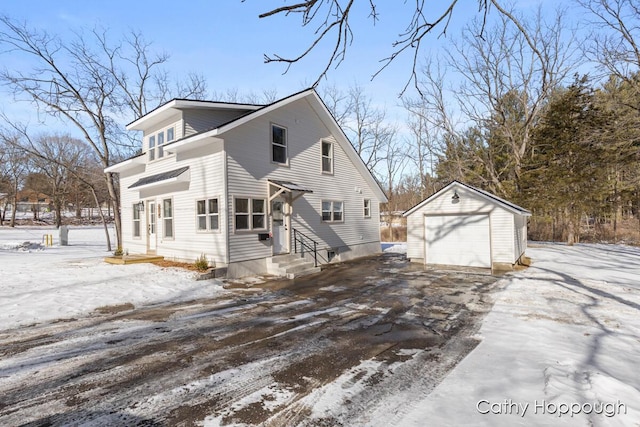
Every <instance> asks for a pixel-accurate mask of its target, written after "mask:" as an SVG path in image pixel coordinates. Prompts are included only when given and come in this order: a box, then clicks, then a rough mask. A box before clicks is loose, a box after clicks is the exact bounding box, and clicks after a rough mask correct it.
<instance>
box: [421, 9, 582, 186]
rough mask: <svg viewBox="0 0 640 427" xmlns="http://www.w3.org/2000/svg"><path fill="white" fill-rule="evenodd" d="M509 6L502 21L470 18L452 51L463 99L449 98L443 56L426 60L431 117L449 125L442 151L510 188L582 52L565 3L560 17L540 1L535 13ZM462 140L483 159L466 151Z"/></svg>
mask: <svg viewBox="0 0 640 427" xmlns="http://www.w3.org/2000/svg"><path fill="white" fill-rule="evenodd" d="M501 12H502V13H501V14H500V16H499V19H498V21H497V23H496V24H495V25H491V26H487V25H486V23H485V22H484V21H479V20H476V21H474V22H473V23H472V24H471V25H469V26H467V27H466V28H465V30H464V32H463V35H462V38H461V39H460V40H456V41H455V42H454V49H452V50H451V51H450V52H449V53H448V54H447V55H446V67H447V68H448V69H449V70H450V73H451V70H454V71H455V74H456V75H457V77H458V78H460V79H461V83H460V82H456V84H455V86H454V85H451V87H450V89H449V93H450V94H452V95H453V98H454V99H456V101H457V102H456V105H455V106H454V108H451V107H448V106H447V105H446V104H445V102H444V99H445V96H444V95H443V83H442V82H443V73H442V71H441V68H440V67H441V65H440V64H439V63H437V62H436V63H435V65H434V63H428V64H427V67H426V68H425V72H424V74H423V77H424V80H423V83H422V86H423V93H424V94H425V95H426V96H424V97H423V98H422V99H421V102H422V106H423V108H424V109H425V111H427V112H432V113H434V116H433V117H435V119H434V118H431V119H429V120H430V121H431V123H432V125H434V126H435V127H437V128H439V129H440V130H441V132H442V137H443V138H442V143H443V144H445V145H446V146H445V147H443V150H442V151H443V152H444V151H448V152H447V155H449V156H452V157H449V158H448V161H450V162H451V161H456V159H457V160H458V166H459V167H460V168H464V169H465V170H464V171H460V172H461V175H463V176H464V175H469V174H471V175H473V176H474V177H475V178H477V179H478V180H481V181H482V182H481V185H482V186H483V187H485V188H488V189H489V190H491V191H494V192H496V193H498V194H500V195H503V196H510V195H512V194H513V193H514V192H517V190H518V186H519V182H520V179H521V168H522V162H523V158H524V156H525V155H526V153H527V148H528V147H529V146H530V139H531V132H532V129H533V128H534V126H535V125H536V123H537V120H538V118H539V116H540V114H541V111H542V108H543V106H544V105H545V102H546V101H547V100H548V99H549V96H550V94H551V93H552V91H553V89H554V88H556V87H558V85H560V84H561V83H562V82H564V81H565V80H566V78H567V76H568V75H569V74H570V73H571V72H572V70H573V69H575V67H576V65H577V64H578V62H579V60H578V58H577V56H576V55H575V53H576V47H575V45H574V44H573V31H571V30H568V29H567V28H566V25H565V19H564V17H565V12H564V11H562V10H557V12H556V15H555V17H554V19H553V21H552V22H546V21H545V19H544V18H543V16H542V13H541V10H540V9H539V10H538V13H537V14H536V15H535V16H534V17H533V18H532V19H527V18H516V17H514V15H513V14H512V12H510V11H506V10H502V9H501ZM480 33H482V34H483V37H482V38H481V37H478V36H477V35H478V34H480ZM565 33H568V36H566V35H565ZM452 110H453V111H457V114H458V115H459V116H462V117H464V118H465V119H466V120H467V124H466V129H459V127H458V126H456V125H455V124H454V123H453V120H452V119H451V117H452V114H453V113H452ZM472 128H473V129H475V130H473V131H472ZM465 141H466V142H465ZM469 144H471V146H470V145H469ZM456 145H457V146H459V147H462V148H464V147H466V148H465V150H467V151H468V153H469V152H470V153H472V154H474V155H475V156H476V159H475V160H474V159H469V158H468V157H467V155H468V153H461V152H458V151H459V150H456ZM456 153H457V154H456Z"/></svg>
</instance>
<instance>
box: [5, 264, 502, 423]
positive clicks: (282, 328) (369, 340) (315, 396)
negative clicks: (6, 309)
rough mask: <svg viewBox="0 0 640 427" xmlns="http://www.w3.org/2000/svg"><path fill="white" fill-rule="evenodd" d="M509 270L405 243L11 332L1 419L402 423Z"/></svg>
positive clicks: (471, 335) (451, 360)
mask: <svg viewBox="0 0 640 427" xmlns="http://www.w3.org/2000/svg"><path fill="white" fill-rule="evenodd" d="M499 283H500V282H499V281H498V278H497V277H494V276H491V275H488V274H481V273H478V272H471V271H467V272H462V271H454V270H434V269H424V268H423V267H422V266H419V265H410V264H409V263H408V262H407V261H406V259H405V258H404V257H403V256H402V255H397V254H384V255H380V256H376V257H370V258H365V259H361V260H357V261H354V262H348V263H343V264H336V265H332V266H329V267H328V268H326V269H324V270H323V271H322V272H321V273H318V274H315V275H311V276H306V277H302V278H298V279H296V280H293V281H290V280H280V279H275V280H270V281H266V282H264V283H261V284H258V285H252V286H249V285H247V284H245V282H228V283H227V284H226V287H227V292H225V293H223V294H221V295H220V296H219V297H217V298H212V299H208V300H197V301H192V302H188V303H180V304H174V305H172V304H164V305H155V306H146V307H133V306H132V305H130V304H125V305H121V306H114V307H103V308H101V309H99V310H96V311H95V312H94V313H93V314H92V315H91V316H88V317H83V318H78V319H60V320H59V321H55V322H50V323H46V324H39V325H34V326H30V327H23V328H19V329H15V330H5V331H1V332H0V357H1V358H0V396H1V397H2V398H1V400H0V425H34V426H35V425H83V424H90V425H105V426H106V425H148V426H164V425H169V426H173V425H185V426H187V425H226V424H230V425H234V424H236V425H237V424H240V425H242V424H249V425H255V424H259V425H287V426H289V425H318V426H320V425H322V426H324V425H327V426H328V425H331V426H339V425H392V424H393V423H394V420H396V419H397V418H398V417H400V416H401V415H402V414H403V413H405V412H406V411H408V410H409V409H410V408H411V407H412V404H413V403H414V402H416V401H417V400H418V399H419V398H423V397H424V396H425V395H426V394H428V393H429V392H430V391H431V390H432V389H433V388H434V387H435V386H436V385H437V384H438V383H439V382H440V381H441V380H442V378H444V376H445V375H446V373H447V372H449V371H450V370H451V369H452V368H453V367H454V366H455V365H456V363H457V362H458V361H459V360H461V359H462V358H463V357H464V356H465V355H466V354H468V353H469V352H470V351H471V350H472V349H473V348H474V347H475V346H476V345H477V343H478V340H477V337H475V334H476V332H477V330H478V328H479V326H480V323H481V321H482V318H483V316H484V315H485V314H486V313H487V312H488V310H490V308H491V304H492V300H493V296H492V293H493V291H495V290H496V289H497V288H498V287H499Z"/></svg>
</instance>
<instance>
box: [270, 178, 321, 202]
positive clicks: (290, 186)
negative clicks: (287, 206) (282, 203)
mask: <svg viewBox="0 0 640 427" xmlns="http://www.w3.org/2000/svg"><path fill="white" fill-rule="evenodd" d="M283 193H289V195H290V196H291V199H290V200H289V203H293V201H294V200H296V199H297V198H298V197H300V196H302V195H304V194H305V193H313V190H311V189H309V188H306V187H303V186H302V185H298V184H294V183H293V182H290V181H279V180H275V179H270V180H269V201H271V200H273V199H275V198H276V197H278V196H280V195H282V194H283Z"/></svg>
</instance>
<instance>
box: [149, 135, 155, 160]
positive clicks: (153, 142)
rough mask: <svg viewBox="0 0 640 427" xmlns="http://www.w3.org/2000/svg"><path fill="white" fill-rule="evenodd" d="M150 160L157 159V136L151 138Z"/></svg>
mask: <svg viewBox="0 0 640 427" xmlns="http://www.w3.org/2000/svg"><path fill="white" fill-rule="evenodd" d="M148 151H149V160H155V159H156V136H155V135H151V136H150V137H149V150H148Z"/></svg>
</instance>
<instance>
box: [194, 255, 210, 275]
mask: <svg viewBox="0 0 640 427" xmlns="http://www.w3.org/2000/svg"><path fill="white" fill-rule="evenodd" d="M195 266H196V269H197V270H198V271H207V270H208V269H209V260H208V259H207V256H206V255H205V254H204V253H203V254H202V255H200V256H199V257H198V258H197V259H196V262H195Z"/></svg>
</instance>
